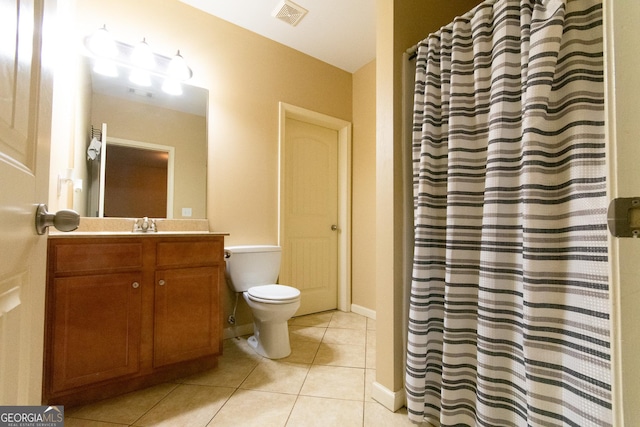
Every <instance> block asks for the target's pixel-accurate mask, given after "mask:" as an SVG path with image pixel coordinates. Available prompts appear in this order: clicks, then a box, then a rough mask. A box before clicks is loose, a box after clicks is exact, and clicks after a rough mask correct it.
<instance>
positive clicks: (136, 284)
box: [131, 282, 140, 289]
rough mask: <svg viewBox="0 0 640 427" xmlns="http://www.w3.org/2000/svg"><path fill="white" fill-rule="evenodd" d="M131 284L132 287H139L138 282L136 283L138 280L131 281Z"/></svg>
mask: <svg viewBox="0 0 640 427" xmlns="http://www.w3.org/2000/svg"><path fill="white" fill-rule="evenodd" d="M131 286H132V287H133V289H138V288H139V287H140V283H138V282H133V283H132V284H131Z"/></svg>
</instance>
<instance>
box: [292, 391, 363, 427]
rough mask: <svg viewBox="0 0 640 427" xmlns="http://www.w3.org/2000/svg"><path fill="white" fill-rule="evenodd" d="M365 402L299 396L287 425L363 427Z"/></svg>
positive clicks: (298, 426) (293, 426) (303, 426)
mask: <svg viewBox="0 0 640 427" xmlns="http://www.w3.org/2000/svg"><path fill="white" fill-rule="evenodd" d="M363 405H364V403H363V402H356V401H354V400H337V399H325V398H321V397H309V396H299V397H298V400H297V401H296V404H295V406H294V407H293V412H291V416H290V417H289V421H288V422H287V427H362V421H363Z"/></svg>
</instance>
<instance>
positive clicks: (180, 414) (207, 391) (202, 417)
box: [134, 384, 234, 427]
mask: <svg viewBox="0 0 640 427" xmlns="http://www.w3.org/2000/svg"><path fill="white" fill-rule="evenodd" d="M233 392H234V389H233V388H229V387H209V386H199V385H190V384H183V385H180V386H178V387H177V388H176V389H175V390H173V391H172V392H171V393H170V394H169V395H168V396H167V397H166V398H165V399H163V400H162V401H161V402H160V403H158V405H156V406H155V407H154V408H153V409H151V410H150V411H149V412H147V413H146V414H145V415H144V416H143V417H142V418H141V419H140V420H138V421H137V422H136V423H135V424H134V425H135V426H154V427H181V426H184V427H200V426H202V427H204V426H206V425H207V424H208V423H209V422H210V421H211V419H212V418H213V417H214V415H215V414H216V413H217V412H218V411H219V410H220V408H222V406H223V405H224V404H225V402H226V401H227V399H229V397H230V396H231V394H232V393H233Z"/></svg>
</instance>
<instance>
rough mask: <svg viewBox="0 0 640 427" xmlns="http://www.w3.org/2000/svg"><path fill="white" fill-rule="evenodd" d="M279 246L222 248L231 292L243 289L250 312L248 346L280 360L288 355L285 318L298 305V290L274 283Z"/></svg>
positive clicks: (276, 275)
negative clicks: (250, 329) (251, 317)
mask: <svg viewBox="0 0 640 427" xmlns="http://www.w3.org/2000/svg"><path fill="white" fill-rule="evenodd" d="M280 258H281V249H280V246H266V245H262V246H229V247H226V248H225V261H226V263H227V268H226V274H227V278H228V283H229V286H230V287H231V289H232V290H233V291H234V292H242V296H243V298H244V300H245V301H246V302H247V304H248V305H249V307H250V308H251V312H252V314H253V331H254V334H253V336H252V337H250V338H249V340H248V342H249V345H250V346H251V347H252V348H253V349H254V350H255V351H256V352H257V353H258V354H260V355H261V356H264V357H267V358H269V359H281V358H283V357H287V356H289V354H291V345H290V343H289V325H288V323H287V322H288V320H289V319H290V318H291V317H293V315H294V314H295V313H296V311H297V310H298V308H299V307H300V291H299V290H298V289H296V288H293V287H291V286H284V285H278V284H276V280H277V279H278V274H279V273H280Z"/></svg>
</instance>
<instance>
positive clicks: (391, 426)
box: [364, 402, 429, 427]
mask: <svg viewBox="0 0 640 427" xmlns="http://www.w3.org/2000/svg"><path fill="white" fill-rule="evenodd" d="M381 426H384V427H405V426H406V427H428V426H429V424H428V423H420V424H414V423H412V422H411V421H409V417H408V416H407V408H401V409H399V410H398V411H396V412H391V411H390V410H388V409H387V408H385V407H384V406H382V405H381V404H379V403H378V402H365V404H364V427H381Z"/></svg>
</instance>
